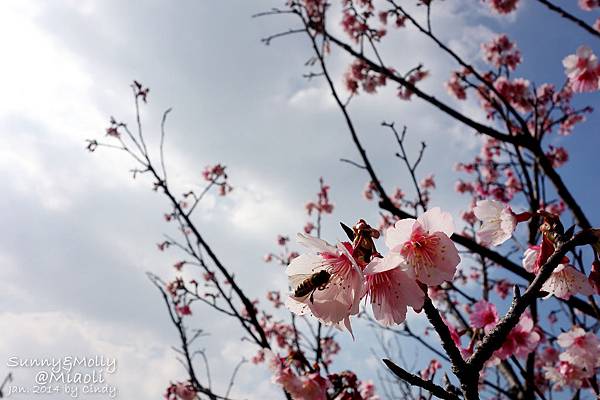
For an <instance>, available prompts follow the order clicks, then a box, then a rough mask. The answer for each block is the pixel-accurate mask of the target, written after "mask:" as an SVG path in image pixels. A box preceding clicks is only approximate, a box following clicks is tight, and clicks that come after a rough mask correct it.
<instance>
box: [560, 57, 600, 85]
mask: <svg viewBox="0 0 600 400" xmlns="http://www.w3.org/2000/svg"><path fill="white" fill-rule="evenodd" d="M563 66H564V67H565V74H566V75H567V77H568V78H569V83H570V86H571V88H572V89H573V91H574V92H576V93H578V92H593V91H595V90H598V84H599V82H598V79H599V78H600V69H599V67H598V57H596V55H595V54H594V53H592V50H591V49H590V48H589V47H587V46H579V48H578V49H577V52H576V53H575V54H571V55H569V56H567V57H565V59H564V60H563Z"/></svg>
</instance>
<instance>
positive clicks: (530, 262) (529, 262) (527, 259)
mask: <svg viewBox="0 0 600 400" xmlns="http://www.w3.org/2000/svg"><path fill="white" fill-rule="evenodd" d="M539 253H540V246H531V247H529V248H528V249H527V250H525V253H524V254H523V262H522V263H523V268H525V270H526V271H527V272H531V273H532V274H537V273H538V271H539V269H540V266H539V265H538V256H539Z"/></svg>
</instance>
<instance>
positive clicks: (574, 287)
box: [542, 264, 594, 300]
mask: <svg viewBox="0 0 600 400" xmlns="http://www.w3.org/2000/svg"><path fill="white" fill-rule="evenodd" d="M542 290H543V291H545V292H548V293H549V295H554V296H555V297H558V298H559V299H564V300H568V299H569V298H570V297H571V296H572V295H574V294H577V293H581V294H583V295H584V296H590V295H592V294H593V293H594V289H593V288H592V285H590V282H589V281H588V279H587V277H586V276H585V275H584V274H583V273H581V272H579V271H577V270H576V269H575V267H573V266H572V265H569V264H559V265H558V267H556V269H555V270H554V271H553V272H552V275H550V278H548V280H547V281H546V282H544V285H543V286H542Z"/></svg>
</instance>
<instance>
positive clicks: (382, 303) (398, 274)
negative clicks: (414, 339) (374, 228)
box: [364, 258, 425, 326]
mask: <svg viewBox="0 0 600 400" xmlns="http://www.w3.org/2000/svg"><path fill="white" fill-rule="evenodd" d="M382 266H383V269H384V271H382V272H378V271H379V269H380V268H381V267H382ZM385 268H386V263H385V262H384V261H383V260H381V259H380V258H376V259H375V260H373V261H372V262H371V263H370V264H369V265H368V266H367V267H366V268H365V271H364V272H365V274H366V283H367V284H366V293H367V296H368V298H369V302H370V303H371V307H372V308H373V315H374V316H375V319H376V320H377V321H379V322H380V323H381V324H383V325H385V326H390V325H393V324H400V323H402V322H404V320H405V319H406V308H407V307H408V306H410V307H412V308H413V309H414V310H417V311H419V310H421V307H423V301H424V299H425V293H424V292H423V290H421V288H420V287H419V285H417V282H415V280H414V278H412V277H411V276H410V275H409V274H408V273H406V272H405V271H402V270H401V269H400V268H394V269H388V270H385Z"/></svg>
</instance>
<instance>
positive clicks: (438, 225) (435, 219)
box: [417, 207, 454, 237]
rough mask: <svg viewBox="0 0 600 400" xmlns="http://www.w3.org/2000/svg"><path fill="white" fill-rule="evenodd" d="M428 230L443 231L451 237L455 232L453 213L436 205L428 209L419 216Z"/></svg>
mask: <svg viewBox="0 0 600 400" xmlns="http://www.w3.org/2000/svg"><path fill="white" fill-rule="evenodd" d="M417 221H418V222H419V223H420V224H421V226H422V227H423V229H424V230H425V231H426V232H429V233H434V232H443V233H445V234H446V235H448V236H449V237H450V236H452V234H453V233H454V220H453V219H452V214H450V213H449V212H445V211H442V209H441V208H439V207H434V208H431V209H429V210H427V211H426V212H425V213H424V214H422V215H421V216H419V218H417Z"/></svg>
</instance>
